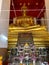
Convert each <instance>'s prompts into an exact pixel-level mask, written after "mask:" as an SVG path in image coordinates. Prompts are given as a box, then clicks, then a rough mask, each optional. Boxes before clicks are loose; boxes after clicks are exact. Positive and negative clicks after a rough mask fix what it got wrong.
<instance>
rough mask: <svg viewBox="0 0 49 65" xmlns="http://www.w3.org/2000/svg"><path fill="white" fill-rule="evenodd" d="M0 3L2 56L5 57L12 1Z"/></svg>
mask: <svg viewBox="0 0 49 65" xmlns="http://www.w3.org/2000/svg"><path fill="white" fill-rule="evenodd" d="M0 3H1V4H0V55H4V51H5V49H6V48H7V47H8V26H9V14H10V13H9V12H10V0H0ZM1 50H2V51H1Z"/></svg>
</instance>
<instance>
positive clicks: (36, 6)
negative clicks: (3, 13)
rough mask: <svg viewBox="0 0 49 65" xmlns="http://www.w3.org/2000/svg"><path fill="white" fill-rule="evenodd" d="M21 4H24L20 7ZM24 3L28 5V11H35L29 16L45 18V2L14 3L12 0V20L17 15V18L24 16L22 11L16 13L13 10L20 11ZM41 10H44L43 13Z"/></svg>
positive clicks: (23, 0) (20, 0)
mask: <svg viewBox="0 0 49 65" xmlns="http://www.w3.org/2000/svg"><path fill="white" fill-rule="evenodd" d="M12 2H13V4H14V8H13V6H12ZM20 3H22V4H21V5H20ZM24 3H26V6H27V8H28V9H31V10H33V11H28V12H27V15H29V16H32V17H37V18H40V17H43V16H44V11H45V4H44V0H13V1H12V0H11V7H10V19H13V18H14V17H15V13H16V16H21V15H22V12H21V11H15V13H14V11H13V10H14V9H15V10H20V9H21V7H22V6H23V4H24ZM28 3H30V5H28ZM41 9H43V11H42V12H41ZM39 13H40V15H39Z"/></svg>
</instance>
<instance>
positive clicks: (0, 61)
mask: <svg viewBox="0 0 49 65" xmlns="http://www.w3.org/2000/svg"><path fill="white" fill-rule="evenodd" d="M2 59H3V57H2V56H0V65H2Z"/></svg>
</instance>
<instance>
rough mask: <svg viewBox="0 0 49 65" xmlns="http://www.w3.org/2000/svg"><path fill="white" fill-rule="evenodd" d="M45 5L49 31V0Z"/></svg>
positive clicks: (46, 0)
mask: <svg viewBox="0 0 49 65" xmlns="http://www.w3.org/2000/svg"><path fill="white" fill-rule="evenodd" d="M45 6H46V18H45V20H46V22H47V29H48V31H49V0H45Z"/></svg>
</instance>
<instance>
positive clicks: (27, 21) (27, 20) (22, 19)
mask: <svg viewBox="0 0 49 65" xmlns="http://www.w3.org/2000/svg"><path fill="white" fill-rule="evenodd" d="M21 10H22V11H23V12H22V13H23V15H22V16H19V17H15V18H14V19H13V20H14V21H13V23H14V24H15V25H16V26H18V27H28V26H33V25H34V19H33V18H32V17H30V16H27V15H26V11H27V7H26V5H25V3H24V5H23V6H22V8H21Z"/></svg>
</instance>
